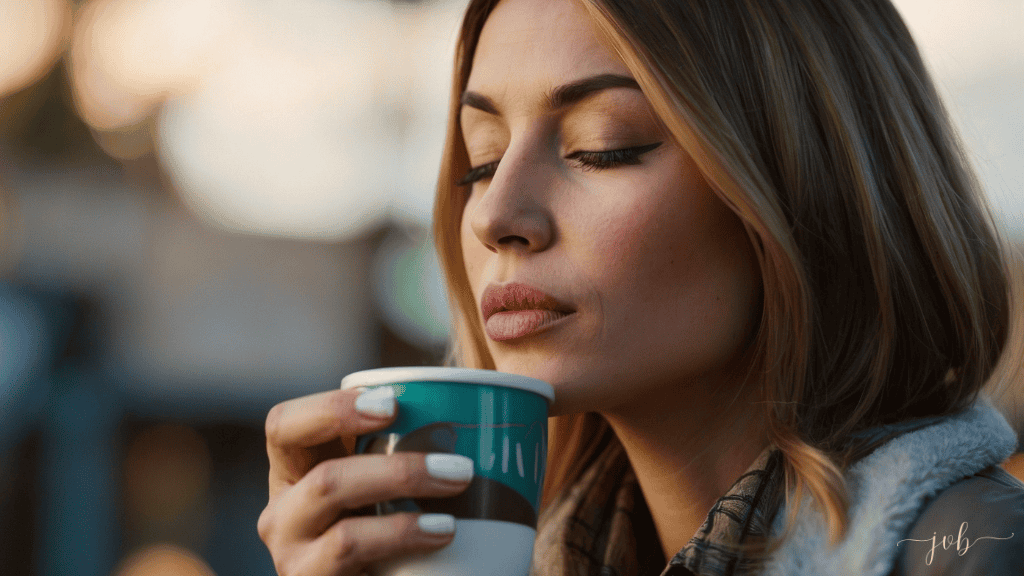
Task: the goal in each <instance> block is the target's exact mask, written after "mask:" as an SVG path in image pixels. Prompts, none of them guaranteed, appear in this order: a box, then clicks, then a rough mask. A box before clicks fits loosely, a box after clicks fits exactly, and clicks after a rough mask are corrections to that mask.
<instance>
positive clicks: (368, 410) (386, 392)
mask: <svg viewBox="0 0 1024 576" xmlns="http://www.w3.org/2000/svg"><path fill="white" fill-rule="evenodd" d="M356 410H358V411H359V412H361V413H362V414H366V415H367V416H391V415H393V414H394V413H395V389H394V388H392V387H390V386H384V387H381V388H373V389H371V390H366V391H364V392H363V393H362V394H360V395H359V396H358V397H356Z"/></svg>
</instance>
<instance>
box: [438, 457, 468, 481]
mask: <svg viewBox="0 0 1024 576" xmlns="http://www.w3.org/2000/svg"><path fill="white" fill-rule="evenodd" d="M427 472H429V473H430V475H431V476H433V477H434V478H441V479H444V480H454V481H456V482H468V481H469V480H472V479H473V460H472V459H470V458H466V457H465V456H463V455H461V454H427Z"/></svg>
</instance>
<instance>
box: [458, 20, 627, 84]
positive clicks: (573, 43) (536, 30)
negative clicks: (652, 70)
mask: <svg viewBox="0 0 1024 576" xmlns="http://www.w3.org/2000/svg"><path fill="white" fill-rule="evenodd" d="M601 73H618V74H622V75H626V76H628V75H630V73H629V69H628V68H627V67H626V65H625V63H623V62H622V60H621V59H620V58H619V57H618V56H617V55H616V54H615V51H614V50H613V49H612V48H611V47H610V46H609V45H608V43H607V40H606V39H605V38H604V37H603V35H601V33H600V32H599V31H598V30H597V28H596V27H595V26H594V25H593V23H592V21H591V19H590V16H589V15H588V14H587V13H586V11H585V10H584V9H583V7H582V6H580V5H579V4H578V3H577V2H576V1H575V0H502V1H501V2H499V3H498V5H497V6H496V7H495V9H494V11H493V12H491V14H490V16H488V18H487V21H486V23H485V24H484V27H483V30H482V31H481V33H480V39H479V42H478V44H477V47H476V52H475V53H474V56H473V66H472V69H471V71H470V75H469V82H468V84H467V88H468V89H470V90H473V91H477V92H482V93H485V94H489V95H491V96H493V97H495V98H497V99H501V98H502V97H503V95H504V94H507V93H509V92H515V93H521V94H526V93H531V92H537V93H540V92H543V91H546V90H548V89H550V88H551V87H552V86H556V85H560V84H563V83H565V82H566V81H571V80H574V79H578V78H582V77H586V76H591V75H594V74H601Z"/></svg>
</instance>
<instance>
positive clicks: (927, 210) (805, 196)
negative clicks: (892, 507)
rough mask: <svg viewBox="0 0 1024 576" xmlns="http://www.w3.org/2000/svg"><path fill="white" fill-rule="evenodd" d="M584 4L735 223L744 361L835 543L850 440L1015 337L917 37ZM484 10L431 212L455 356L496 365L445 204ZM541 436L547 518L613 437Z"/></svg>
mask: <svg viewBox="0 0 1024 576" xmlns="http://www.w3.org/2000/svg"><path fill="white" fill-rule="evenodd" d="M578 1H580V2H581V4H582V5H583V6H584V7H585V9H586V10H587V12H588V13H589V14H590V16H591V17H592V18H593V21H594V23H595V25H596V27H597V28H598V29H599V30H600V31H601V32H602V33H603V34H605V35H606V36H607V39H608V40H609V42H610V45H611V46H612V47H613V48H614V49H615V50H616V52H617V53H618V55H619V57H621V58H622V60H623V61H624V62H625V64H626V66H627V67H628V68H629V70H630V71H631V73H632V74H633V75H634V77H635V78H636V80H637V82H638V83H639V84H640V86H641V88H642V90H643V92H644V94H645V95H646V96H647V98H648V100H649V101H650V103H651V105H652V107H653V109H654V110H655V113H656V114H657V115H658V117H659V118H660V119H661V120H662V122H663V123H664V124H665V126H667V128H668V129H669V131H670V133H671V136H672V138H673V139H674V140H675V142H676V143H677V144H678V145H679V146H680V147H681V148H682V149H683V150H685V151H686V152H687V153H688V154H689V155H690V156H691V157H692V158H693V159H694V161H695V162H696V164H697V166H698V168H699V169H700V171H701V173H702V174H703V176H704V177H705V178H706V179H707V181H708V182H709V183H710V184H711V185H712V187H713V188H714V189H715V190H716V192H717V193H718V195H719V196H720V198H721V199H722V200H723V201H724V202H725V203H726V204H727V205H729V206H730V207H731V208H732V210H733V211H734V212H735V213H736V214H737V215H738V216H739V218H740V219H741V220H742V222H743V223H744V225H745V226H746V228H747V231H748V233H749V235H750V237H751V240H752V242H753V245H754V249H755V252H756V254H757V257H758V260H759V263H760V268H761V272H762V280H763V303H762V315H761V323H760V328H759V329H758V332H757V334H756V339H755V344H754V345H755V347H756V348H755V350H756V353H755V357H756V360H755V362H754V369H755V370H756V371H757V373H758V374H759V375H760V377H761V380H762V382H763V387H764V389H763V391H762V392H763V394H764V397H765V398H766V399H767V402H766V403H765V409H766V418H767V421H768V423H769V439H770V441H771V442H772V443H773V444H774V445H775V446H776V447H777V448H779V449H780V450H781V452H782V454H783V456H784V461H785V477H786V499H787V502H800V501H801V496H802V494H803V492H804V491H809V492H810V495H811V496H812V497H813V502H814V503H815V504H816V505H817V506H819V507H820V509H821V510H822V511H823V513H824V514H825V517H826V518H827V521H828V525H829V531H830V536H831V538H832V540H833V541H836V540H838V539H840V538H841V537H842V536H843V534H844V533H845V530H846V524H847V519H846V511H847V506H848V504H847V496H846V490H845V485H844V482H843V475H842V470H843V469H844V468H845V467H846V466H847V465H848V461H847V460H846V456H847V455H846V453H845V452H844V448H843V447H844V444H845V441H846V440H847V439H848V438H849V437H850V434H851V433H853V432H855V431H857V430H859V429H863V428H867V427H871V426H875V425H879V424H887V423H892V422H896V421H900V420H907V419H912V418H916V417H923V416H931V415H945V414H951V413H953V412H956V411H958V410H960V409H962V408H964V407H966V406H967V405H968V404H969V403H970V402H972V401H973V400H974V399H975V397H976V395H977V393H978V391H979V390H980V388H981V387H982V385H983V384H984V383H985V382H986V380H987V379H988V378H989V377H990V375H991V373H992V370H993V367H994V366H995V364H996V362H997V360H998V359H999V358H1000V355H1001V354H1002V351H1003V347H1004V345H1005V341H1006V337H1007V331H1008V322H1009V298H1010V289H1009V286H1008V283H1007V273H1008V272H1007V264H1006V262H1005V261H1004V250H1005V244H1004V242H1003V240H1002V239H1001V238H1000V237H999V235H998V233H997V231H996V229H995V227H994V226H993V225H992V219H991V215H990V214H989V211H988V208H987V207H986V206H985V204H984V201H983V199H982V196H981V194H980V187H979V184H978V182H977V180H976V177H975V175H974V174H973V172H972V169H971V167H970V166H969V164H968V161H967V160H966V158H965V155H964V153H963V148H962V146H961V144H960V143H959V140H958V136H957V135H956V133H955V131H954V129H953V127H952V125H951V123H950V121H949V119H948V116H947V114H946V112H945V110H944V108H943V105H942V103H941V102H940V100H939V97H938V95H937V94H936V91H935V89H934V87H933V85H932V82H931V80H930V79H929V76H928V73H927V71H926V70H925V66H924V64H923V63H922V60H921V58H920V56H919V54H918V50H917V48H916V46H915V44H914V42H913V40H912V38H911V36H910V33H909V32H908V31H907V29H906V27H905V26H904V24H903V22H902V20H901V18H900V17H899V14H898V13H897V11H896V10H895V8H894V7H893V6H892V5H891V4H890V3H889V2H888V1H887V0H687V1H685V2H683V1H678V0H677V1H672V0H578ZM496 4H497V0H473V1H472V2H471V3H470V5H469V7H468V9H467V13H466V17H465V20H464V21H463V26H462V31H461V36H460V39H459V43H458V49H457V54H456V60H455V75H454V78H453V82H452V99H451V105H450V109H449V122H448V133H447V141H446V143H445V148H444V154H443V160H442V165H441V171H440V176H439V179H438V195H437V201H436V204H435V212H434V217H435V219H434V234H435V241H436V243H437V247H438V252H439V258H440V261H441V264H442V268H443V270H444V272H445V275H446V277H447V281H448V285H449V292H450V295H451V305H452V311H453V314H452V316H453V318H454V338H453V342H452V347H451V349H450V354H449V358H448V362H449V363H450V364H457V365H462V366H469V367H478V368H489V369H493V368H494V361H493V359H492V358H491V357H490V356H489V354H488V351H487V347H486V341H485V337H484V334H483V331H482V327H481V326H480V324H479V322H478V321H477V315H476V306H475V302H474V301H473V296H472V294H471V292H470V290H469V283H468V279H467V276H466V271H465V265H464V262H463V260H462V251H461V246H460V236H459V232H458V230H459V224H460V220H461V216H462V210H463V208H464V199H463V198H464V196H463V195H460V194H456V193H454V191H455V187H456V185H455V182H456V181H457V180H458V178H459V177H460V176H461V175H462V174H464V173H465V172H466V171H467V170H468V169H469V161H468V158H467V155H466V149H465V144H464V142H463V140H462V134H461V131H460V127H459V97H460V95H461V93H462V91H463V90H464V89H465V88H466V81H467V79H468V77H469V71H470V67H471V65H472V55H473V53H474V51H475V47H476V43H477V41H478V38H479V34H480V30H481V28H482V27H483V23H484V21H485V20H486V18H487V16H488V14H489V13H490V11H491V10H492V9H493V7H494V6H495V5H496ZM549 430H550V443H549V446H550V448H549V455H548V468H547V478H546V480H545V486H544V493H543V498H542V506H544V505H547V504H548V503H550V502H551V501H552V500H554V499H555V498H556V497H557V496H558V495H559V493H560V492H561V491H562V490H564V489H565V488H567V487H568V486H569V485H571V484H572V483H573V482H574V481H575V480H576V479H577V477H578V474H579V472H581V471H582V470H583V469H584V468H585V467H586V465H587V464H588V463H589V462H590V461H591V460H592V459H593V458H594V457H596V456H597V454H595V453H594V451H593V450H590V451H588V447H593V446H595V445H604V442H603V440H606V439H608V437H609V436H611V438H610V439H611V441H616V440H615V439H614V434H612V433H611V431H610V428H609V426H608V424H607V422H605V421H604V419H603V418H602V417H601V416H600V415H598V414H596V413H586V414H573V415H566V416H559V417H554V418H551V419H550V422H549ZM596 438H601V439H602V442H596V441H595V439H596ZM787 508H788V511H789V514H788V518H787V520H788V523H787V525H789V524H791V523H792V520H793V518H794V517H795V515H796V513H797V506H787Z"/></svg>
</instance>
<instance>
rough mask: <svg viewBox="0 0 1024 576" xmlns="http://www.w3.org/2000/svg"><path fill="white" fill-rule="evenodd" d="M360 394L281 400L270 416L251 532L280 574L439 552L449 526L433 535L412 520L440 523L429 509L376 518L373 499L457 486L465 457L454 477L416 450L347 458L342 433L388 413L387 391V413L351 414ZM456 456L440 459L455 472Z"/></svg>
mask: <svg viewBox="0 0 1024 576" xmlns="http://www.w3.org/2000/svg"><path fill="white" fill-rule="evenodd" d="M361 391H362V390H360V389H352V390H335V391H330V392H322V393H320V394H313V395H310V396H304V397H302V398H296V399H294V400H288V401H286V402H282V403H281V404H278V405H277V406H274V408H273V409H271V410H270V413H269V414H268V415H267V425H266V430H267V455H268V456H269V458H270V501H269V502H268V503H267V507H266V508H265V509H264V510H263V513H262V514H261V515H260V519H259V523H258V529H259V534H260V538H261V539H262V540H263V542H264V543H265V544H266V545H267V548H268V549H269V550H270V555H271V556H272V557H273V558H274V566H275V567H276V569H277V572H278V574H279V575H280V576H298V575H302V576H315V575H321V574H322V575H328V574H329V575H332V576H358V575H359V574H361V573H362V572H363V571H364V570H365V568H366V567H367V566H368V565H369V564H372V563H373V562H375V561H378V560H382V559H385V558H394V557H395V556H399V555H406V554H412V553H423V552H430V551H433V550H437V549H439V548H441V547H443V546H445V545H447V544H448V543H450V542H451V541H452V539H453V537H454V532H450V533H440V534H432V533H430V532H429V531H426V530H424V529H423V528H421V527H420V525H419V524H418V522H417V520H418V519H419V518H420V517H421V516H422V517H424V520H426V521H430V520H432V519H433V520H434V521H435V523H434V525H435V526H438V523H437V520H438V519H437V516H436V515H432V514H418V513H395V514H389V515H387V516H380V517H378V516H375V515H373V508H372V505H373V504H374V503H377V502H381V501H385V500H391V499H395V498H409V497H417V498H422V497H450V496H454V495H456V494H458V493H459V492H462V491H463V490H465V489H466V487H467V486H469V483H470V480H471V479H472V461H470V460H469V459H468V458H465V459H464V462H468V463H469V464H470V466H469V471H468V473H467V474H464V475H463V477H465V478H466V479H465V481H459V480H446V479H442V478H435V477H433V476H431V474H430V473H429V471H428V468H427V459H426V455H425V454H424V453H421V452H402V453H396V454H391V455H380V454H357V455H352V456H350V455H348V454H347V452H348V450H346V449H345V448H344V447H343V446H342V441H341V437H350V438H346V440H347V441H349V442H350V443H351V442H353V441H354V437H355V436H358V435H360V434H366V433H368V432H373V431H374V430H380V429H382V428H385V427H387V426H389V425H390V424H391V423H392V422H393V421H394V419H395V415H394V414H395V408H396V406H395V404H396V402H395V400H394V398H393V397H392V398H390V399H388V398H385V399H384V406H385V407H386V406H388V405H390V406H391V415H390V416H387V415H385V416H370V415H364V414H363V413H360V412H358V411H357V410H356V405H355V404H356V398H357V397H358V396H359V393H360V392H361ZM350 445H351V446H354V444H350ZM350 449H351V448H350ZM463 458H464V457H462V456H457V455H451V454H446V455H444V457H442V458H440V460H441V462H439V463H440V464H444V463H445V461H447V462H448V463H449V466H448V467H447V468H448V470H449V473H448V476H449V477H451V476H458V475H459V471H458V470H456V471H454V472H453V471H452V470H451V468H452V467H451V462H452V461H453V460H454V463H455V464H458V463H460V460H459V459H463ZM434 460H435V458H431V462H432V463H434ZM435 467H436V466H435ZM443 525H444V522H441V523H440V526H438V527H443ZM428 528H429V526H428ZM452 529H453V530H454V526H452Z"/></svg>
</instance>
